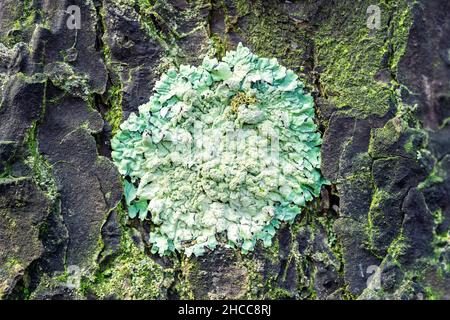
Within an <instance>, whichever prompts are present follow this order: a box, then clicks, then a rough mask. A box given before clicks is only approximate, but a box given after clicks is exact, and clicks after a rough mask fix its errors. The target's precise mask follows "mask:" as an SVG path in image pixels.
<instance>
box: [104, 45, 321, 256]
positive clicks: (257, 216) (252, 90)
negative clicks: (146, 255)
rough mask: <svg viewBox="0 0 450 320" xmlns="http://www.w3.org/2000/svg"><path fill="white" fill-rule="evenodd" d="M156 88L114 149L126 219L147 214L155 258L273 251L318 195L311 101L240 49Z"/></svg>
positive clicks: (287, 76) (293, 81)
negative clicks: (223, 240) (221, 245)
mask: <svg viewBox="0 0 450 320" xmlns="http://www.w3.org/2000/svg"><path fill="white" fill-rule="evenodd" d="M155 88H156V89H155V94H154V95H153V96H152V98H151V99H150V101H149V102H148V103H147V104H145V105H142V106H140V107H139V110H140V113H139V115H135V114H131V115H130V117H129V118H128V120H127V121H126V122H124V123H123V124H122V125H121V126H120V128H121V131H120V132H118V134H117V135H116V136H115V137H114V138H113V140H112V148H113V152H112V157H113V160H114V162H115V164H116V165H117V167H118V169H119V172H120V173H121V174H122V175H123V176H124V177H125V181H124V183H125V198H126V202H127V205H128V213H129V215H130V217H131V218H135V217H139V218H140V219H142V220H144V219H145V218H147V216H148V213H150V214H151V215H150V219H151V221H152V222H153V224H154V229H153V230H152V231H151V233H150V241H151V242H152V244H153V247H152V251H153V252H154V253H156V252H158V253H159V254H161V255H163V254H168V253H169V252H173V251H184V252H185V253H186V254H187V255H188V256H190V255H191V254H192V253H194V254H195V255H201V254H203V253H204V252H205V249H206V248H209V249H214V248H215V247H216V245H217V238H216V235H217V234H225V235H226V237H227V239H228V245H229V246H232V247H234V246H238V247H240V248H241V249H242V252H244V253H246V252H248V251H252V250H253V248H254V246H255V244H256V241H257V240H262V241H263V242H264V245H265V246H270V245H271V242H272V241H271V240H272V237H273V236H274V234H275V231H276V229H277V228H278V227H279V225H280V222H282V221H286V222H293V221H294V219H295V217H296V216H297V215H298V214H299V213H300V212H301V208H302V207H304V206H305V204H306V202H308V201H310V200H312V199H313V198H314V197H317V196H318V195H319V193H320V187H321V185H322V184H323V183H325V180H324V179H323V178H322V177H321V174H320V171H319V167H320V149H319V146H320V144H321V137H320V134H319V133H318V132H317V127H316V125H315V123H314V108H313V99H312V97H311V96H310V95H308V94H305V93H304V91H303V85H302V83H301V82H299V81H298V80H297V76H296V75H295V74H294V72H292V71H291V70H288V69H286V68H285V67H282V66H280V65H279V64H278V63H277V61H276V59H266V58H260V57H258V56H256V55H254V54H252V53H251V52H250V51H249V50H248V49H247V48H244V47H243V46H242V45H239V46H238V48H237V50H236V51H232V52H228V53H227V54H226V56H225V57H224V58H223V60H222V61H218V60H217V59H210V58H208V57H207V58H205V59H204V61H203V64H202V65H201V66H200V67H197V68H196V67H192V66H181V67H180V69H179V70H176V69H171V70H169V71H168V72H167V74H165V75H163V76H162V78H161V80H160V81H159V82H157V84H156V86H155Z"/></svg>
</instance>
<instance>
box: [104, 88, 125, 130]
mask: <svg viewBox="0 0 450 320" xmlns="http://www.w3.org/2000/svg"><path fill="white" fill-rule="evenodd" d="M122 97H123V92H122V86H121V85H120V86H113V87H111V88H110V89H109V90H108V95H107V101H108V105H110V106H111V107H110V109H109V110H108V111H107V112H106V114H105V120H106V121H108V123H109V124H110V125H111V127H112V133H113V134H116V133H117V132H118V131H119V127H120V124H121V123H122V120H123V111H122Z"/></svg>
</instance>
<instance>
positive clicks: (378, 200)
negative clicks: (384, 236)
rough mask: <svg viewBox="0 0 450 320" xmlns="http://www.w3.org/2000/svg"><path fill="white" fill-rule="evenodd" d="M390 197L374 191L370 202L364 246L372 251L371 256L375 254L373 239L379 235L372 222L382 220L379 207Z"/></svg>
mask: <svg viewBox="0 0 450 320" xmlns="http://www.w3.org/2000/svg"><path fill="white" fill-rule="evenodd" d="M391 197H392V195H391V194H390V193H389V192H387V191H385V190H383V189H376V190H375V192H374V194H373V196H372V202H371V203H370V209H369V213H368V215H367V224H366V234H367V241H366V243H365V245H366V247H367V249H369V250H370V251H372V253H373V254H375V251H376V246H375V238H376V237H378V236H379V234H380V231H379V230H378V228H377V227H376V226H375V223H374V221H375V220H379V219H381V218H382V216H383V212H382V210H381V205H382V204H383V202H385V201H386V199H390V198H391ZM379 258H381V257H379Z"/></svg>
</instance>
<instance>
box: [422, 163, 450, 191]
mask: <svg viewBox="0 0 450 320" xmlns="http://www.w3.org/2000/svg"><path fill="white" fill-rule="evenodd" d="M446 177H447V172H446V171H445V170H444V169H443V168H442V167H441V163H440V162H438V163H437V164H436V165H435V166H434V167H433V169H432V170H431V172H430V174H429V175H428V177H427V178H426V179H425V180H424V181H422V182H420V183H419V185H418V188H419V189H420V190H424V189H427V188H429V187H431V186H433V185H436V184H439V183H442V182H444V179H445V178H446Z"/></svg>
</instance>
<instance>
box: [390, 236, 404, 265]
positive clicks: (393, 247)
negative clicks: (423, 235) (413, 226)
mask: <svg viewBox="0 0 450 320" xmlns="http://www.w3.org/2000/svg"><path fill="white" fill-rule="evenodd" d="M406 249H408V245H407V244H406V242H405V237H404V235H403V230H401V231H400V234H399V235H398V236H397V238H395V239H394V240H393V241H392V242H391V244H390V245H389V248H388V249H387V253H388V255H389V257H390V258H391V259H392V262H393V263H395V264H396V265H397V266H399V267H400V266H401V265H400V262H399V261H398V258H399V257H400V256H402V255H404V254H405V252H406Z"/></svg>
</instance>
